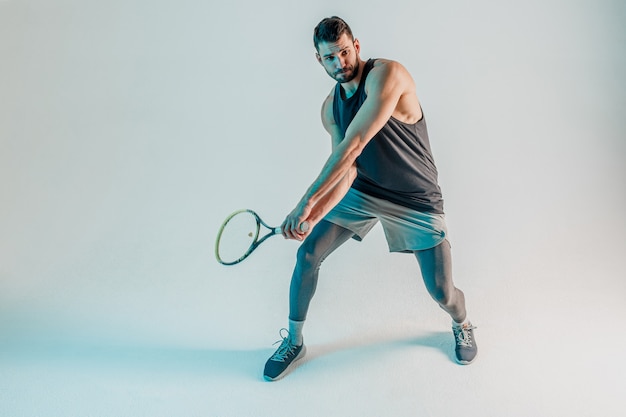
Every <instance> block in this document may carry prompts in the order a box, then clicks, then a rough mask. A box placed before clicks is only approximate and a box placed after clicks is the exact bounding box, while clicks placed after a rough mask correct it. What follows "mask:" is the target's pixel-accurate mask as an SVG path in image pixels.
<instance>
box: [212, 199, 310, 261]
mask: <svg viewBox="0 0 626 417" xmlns="http://www.w3.org/2000/svg"><path fill="white" fill-rule="evenodd" d="M261 226H263V227H264V229H266V230H267V233H265V234H264V235H262V236H261V231H262V230H261ZM300 230H301V231H303V232H306V231H307V230H309V223H308V222H303V223H302V224H301V225H300ZM263 231H265V230H263ZM280 234H282V229H281V228H280V227H271V226H268V225H267V223H265V222H264V221H263V220H261V218H260V217H259V215H258V214H256V213H255V212H254V211H252V210H248V209H244V210H238V211H236V212H234V213H233V214H231V215H230V216H228V217H227V218H226V220H224V223H223V224H222V226H221V227H220V230H219V232H218V233H217V239H216V240H215V258H216V259H217V261H218V262H219V263H221V264H222V265H235V264H238V263H239V262H241V261H243V260H244V259H246V258H247V257H248V256H250V254H251V253H252V252H254V250H255V249H256V248H258V247H259V245H260V244H261V243H263V242H265V241H266V240H267V239H268V238H270V237H272V236H276V235H280Z"/></svg>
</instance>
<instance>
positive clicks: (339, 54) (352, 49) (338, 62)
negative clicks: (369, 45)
mask: <svg viewBox="0 0 626 417" xmlns="http://www.w3.org/2000/svg"><path fill="white" fill-rule="evenodd" d="M359 51H360V45H359V41H358V40H357V39H355V40H354V42H353V41H352V39H351V38H350V36H348V35H347V34H345V33H344V34H343V35H341V37H340V38H339V39H338V40H337V42H332V43H329V42H322V43H320V44H319V45H318V51H317V54H316V56H317V60H318V62H319V63H320V64H322V66H323V67H324V69H325V70H326V72H327V73H328V75H330V76H331V77H332V78H333V79H334V80H336V81H338V82H340V83H347V82H350V81H352V80H353V79H354V78H355V77H356V76H357V75H359V62H360V61H359Z"/></svg>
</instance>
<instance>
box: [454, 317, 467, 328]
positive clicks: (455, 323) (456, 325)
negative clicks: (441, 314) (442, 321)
mask: <svg viewBox="0 0 626 417" xmlns="http://www.w3.org/2000/svg"><path fill="white" fill-rule="evenodd" d="M469 322H470V321H469V319H468V318H467V317H466V318H465V320H463V322H462V323H457V322H456V321H454V320H452V324H453V325H454V326H455V327H463V325H464V324H469Z"/></svg>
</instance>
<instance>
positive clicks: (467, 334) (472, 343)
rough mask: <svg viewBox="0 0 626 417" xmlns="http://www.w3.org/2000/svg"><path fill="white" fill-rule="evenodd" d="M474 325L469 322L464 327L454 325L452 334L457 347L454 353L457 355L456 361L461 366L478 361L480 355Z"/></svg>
mask: <svg viewBox="0 0 626 417" xmlns="http://www.w3.org/2000/svg"><path fill="white" fill-rule="evenodd" d="M475 328H476V327H474V326H472V323H470V322H467V323H465V324H464V325H462V326H459V325H458V324H456V323H454V322H453V323H452V332H453V333H454V341H455V342H456V346H455V348H454V353H455V354H456V361H457V362H458V363H460V364H461V365H469V364H470V363H472V362H473V361H474V359H476V355H477V354H478V347H477V346H476V340H475V339H474V329H475Z"/></svg>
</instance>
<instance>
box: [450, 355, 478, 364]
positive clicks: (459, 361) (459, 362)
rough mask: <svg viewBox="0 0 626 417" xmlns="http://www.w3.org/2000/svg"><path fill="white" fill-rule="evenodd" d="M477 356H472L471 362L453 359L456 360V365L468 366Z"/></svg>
mask: <svg viewBox="0 0 626 417" xmlns="http://www.w3.org/2000/svg"><path fill="white" fill-rule="evenodd" d="M477 356H478V355H476V356H474V358H473V359H472V360H471V361H463V360H460V359H456V358H455V359H456V363H458V364H459V365H469V364H471V363H473V362H474V361H475V360H476V357H477Z"/></svg>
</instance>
